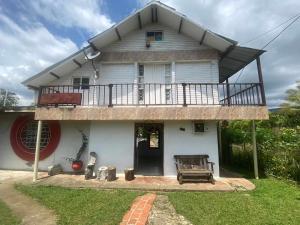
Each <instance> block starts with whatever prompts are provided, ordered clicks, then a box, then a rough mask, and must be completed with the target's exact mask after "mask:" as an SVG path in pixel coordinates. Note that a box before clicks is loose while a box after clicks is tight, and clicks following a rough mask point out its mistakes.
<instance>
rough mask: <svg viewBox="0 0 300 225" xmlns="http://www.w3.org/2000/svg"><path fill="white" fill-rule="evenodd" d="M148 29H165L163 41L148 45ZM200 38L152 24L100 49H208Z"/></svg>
mask: <svg viewBox="0 0 300 225" xmlns="http://www.w3.org/2000/svg"><path fill="white" fill-rule="evenodd" d="M147 31H163V41H157V42H151V47H150V48H149V49H148V48H147V47H146V32H147ZM200 38H201V37H199V40H193V39H192V38H190V37H187V36H185V35H183V34H178V31H176V30H173V29H171V28H169V27H166V26H163V25H160V24H150V25H148V26H146V27H144V28H143V29H141V30H135V31H133V32H131V33H129V34H128V35H126V36H125V37H122V40H121V41H116V42H114V43H113V44H111V45H109V46H107V47H105V48H102V49H100V50H101V51H103V52H120V51H144V50H149V51H169V50H199V49H208V47H205V46H203V45H200V44H199V41H200Z"/></svg>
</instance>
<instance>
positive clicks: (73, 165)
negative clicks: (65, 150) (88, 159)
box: [72, 160, 83, 171]
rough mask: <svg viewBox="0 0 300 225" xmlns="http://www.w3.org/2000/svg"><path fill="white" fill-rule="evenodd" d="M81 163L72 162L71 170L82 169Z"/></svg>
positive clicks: (77, 161)
mask: <svg viewBox="0 0 300 225" xmlns="http://www.w3.org/2000/svg"><path fill="white" fill-rule="evenodd" d="M82 166H83V162H82V161H81V160H76V161H73V162H72V169H73V170H74V171H80V170H81V169H82Z"/></svg>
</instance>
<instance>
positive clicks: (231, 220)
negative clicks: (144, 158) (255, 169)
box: [168, 178, 300, 225]
mask: <svg viewBox="0 0 300 225" xmlns="http://www.w3.org/2000/svg"><path fill="white" fill-rule="evenodd" d="M251 181H252V182H254V183H255V185H256V187H257V188H256V190H254V191H251V192H232V193H212V192H210V193H209V192H206V193H192V192H185V193H184V192H180V193H169V194H168V196H169V199H170V201H171V203H172V204H173V205H174V207H175V209H176V211H177V212H178V213H180V214H182V215H183V216H185V217H186V218H187V219H189V220H190V221H191V222H192V223H193V224H194V225H198V224H199V225H200V224H205V225H210V224H223V225H224V224H230V225H233V224H236V225H242V224H247V225H250V224H255V225H256V224H263V225H267V224H295V225H296V224H297V225H298V224H300V189H299V186H298V187H297V186H296V185H293V184H288V183H286V182H284V181H279V180H275V179H272V178H266V179H261V180H251Z"/></svg>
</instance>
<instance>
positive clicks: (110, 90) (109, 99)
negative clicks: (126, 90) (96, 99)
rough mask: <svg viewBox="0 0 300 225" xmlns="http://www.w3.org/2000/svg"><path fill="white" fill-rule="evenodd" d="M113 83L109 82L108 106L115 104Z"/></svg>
mask: <svg viewBox="0 0 300 225" xmlns="http://www.w3.org/2000/svg"><path fill="white" fill-rule="evenodd" d="M113 86H114V85H113V84H109V85H108V88H109V95H108V101H109V102H108V107H113V104H112V88H113Z"/></svg>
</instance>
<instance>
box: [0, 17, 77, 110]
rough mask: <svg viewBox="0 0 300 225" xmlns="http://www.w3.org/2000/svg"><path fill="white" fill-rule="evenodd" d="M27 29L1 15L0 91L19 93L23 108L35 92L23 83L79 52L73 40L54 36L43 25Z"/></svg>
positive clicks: (35, 25)
mask: <svg viewBox="0 0 300 225" xmlns="http://www.w3.org/2000/svg"><path fill="white" fill-rule="evenodd" d="M24 27H25V26H24ZM24 27H23V26H22V27H21V26H19V25H18V24H16V23H15V22H14V21H12V20H11V19H10V18H8V17H7V16H6V15H4V14H3V13H1V11H0V49H1V51H0V77H1V79H0V87H1V88H6V89H9V90H10V91H14V92H16V93H17V94H18V95H19V97H20V99H21V104H22V105H28V104H30V102H31V101H32V92H31V91H29V90H28V89H27V88H26V87H24V86H23V85H22V84H21V82H22V81H24V80H25V79H27V78H28V77H30V76H33V75H34V74H35V73H38V72H39V71H41V70H42V69H44V68H45V67H47V66H50V65H51V64H53V63H55V62H57V61H58V60H60V59H62V58H64V57H66V56H68V55H69V54H71V53H73V52H75V51H76V50H77V49H78V48H77V46H76V44H75V43H74V42H72V41H71V40H70V39H66V38H60V37H56V36H54V35H53V34H51V33H50V32H49V31H48V30H47V29H46V28H45V27H44V26H43V25H41V24H34V25H33V26H30V27H28V26H27V28H24Z"/></svg>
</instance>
